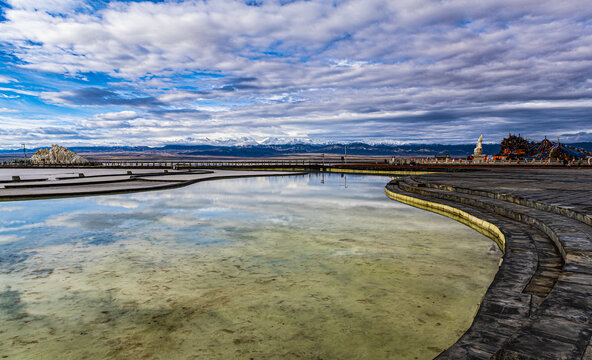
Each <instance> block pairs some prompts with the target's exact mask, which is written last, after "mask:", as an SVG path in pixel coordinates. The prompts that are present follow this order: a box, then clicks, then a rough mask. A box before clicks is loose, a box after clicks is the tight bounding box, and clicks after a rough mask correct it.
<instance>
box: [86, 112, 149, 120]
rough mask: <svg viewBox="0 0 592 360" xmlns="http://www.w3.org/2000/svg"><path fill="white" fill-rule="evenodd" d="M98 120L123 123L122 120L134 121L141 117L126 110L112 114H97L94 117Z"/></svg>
mask: <svg viewBox="0 0 592 360" xmlns="http://www.w3.org/2000/svg"><path fill="white" fill-rule="evenodd" d="M93 117H94V118H95V119H97V120H103V121H122V120H134V119H137V118H138V117H140V115H139V114H138V113H137V112H135V111H131V110H125V111H120V112H110V113H104V114H96V115H94V116H93Z"/></svg>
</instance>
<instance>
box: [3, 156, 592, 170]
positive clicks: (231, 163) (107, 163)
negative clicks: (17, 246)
mask: <svg viewBox="0 0 592 360" xmlns="http://www.w3.org/2000/svg"><path fill="white" fill-rule="evenodd" d="M591 160H592V159H585V160H582V161H571V162H569V163H567V164H565V163H564V162H562V161H556V160H529V161H525V160H518V161H516V160H513V161H510V160H505V161H500V160H495V161H488V160H480V161H473V160H466V159H436V158H431V157H429V158H428V157H426V158H403V159H401V158H396V159H393V158H376V157H374V158H353V159H347V160H341V159H324V160H323V159H314V158H313V159H285V160H281V159H246V160H129V159H111V160H98V161H92V162H90V163H87V164H38V163H33V162H30V161H23V160H17V161H15V160H13V161H2V162H0V167H3V168H43V167H64V168H68V167H70V168H74V167H81V166H82V167H106V168H223V167H226V168H229V167H230V168H237V167H245V168H256V167H265V168H270V167H278V168H284V167H321V166H322V167H333V166H356V165H378V164H380V165H394V166H401V165H402V166H414V165H421V166H435V167H438V166H492V167H496V166H504V167H505V166H537V167H540V166H564V165H569V166H586V167H588V166H592V163H591Z"/></svg>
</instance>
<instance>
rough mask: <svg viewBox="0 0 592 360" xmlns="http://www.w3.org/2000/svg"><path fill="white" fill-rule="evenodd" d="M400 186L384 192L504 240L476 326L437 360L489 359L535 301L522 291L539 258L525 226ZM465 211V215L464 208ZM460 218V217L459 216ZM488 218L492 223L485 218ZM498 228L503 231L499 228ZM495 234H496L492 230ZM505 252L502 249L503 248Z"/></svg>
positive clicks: (390, 196)
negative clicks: (408, 190)
mask: <svg viewBox="0 0 592 360" xmlns="http://www.w3.org/2000/svg"><path fill="white" fill-rule="evenodd" d="M396 183H397V181H396V180H395V181H393V182H391V183H389V184H388V185H387V186H386V188H385V193H386V195H387V197H389V198H391V199H393V200H396V201H401V202H403V203H406V204H408V205H411V206H415V207H418V208H421V209H424V210H428V211H433V212H435V213H438V214H441V215H444V216H447V217H449V218H451V219H453V220H456V221H459V222H461V223H463V224H465V225H469V226H471V225H472V226H471V227H472V228H473V229H475V230H477V231H479V229H481V230H482V231H479V232H481V233H482V234H484V235H486V236H488V237H490V238H492V240H494V241H495V238H496V237H498V241H496V243H497V244H498V246H499V244H501V243H502V239H503V244H504V250H505V253H504V256H503V258H502V259H500V268H499V269H498V272H497V273H496V276H495V277H494V279H493V281H492V283H491V284H490V286H489V288H488V289H487V291H486V292H485V294H484V296H483V298H482V299H481V303H480V306H479V307H478V309H477V312H476V313H475V316H474V318H473V322H472V324H471V326H470V327H469V328H468V329H467V330H466V331H465V333H464V334H463V335H462V336H461V337H460V338H459V339H458V340H457V341H456V342H455V343H454V344H452V345H451V346H450V347H449V348H448V349H446V350H444V351H443V352H442V353H441V354H440V355H438V357H437V359H489V358H490V357H491V356H493V354H494V353H495V352H496V351H497V350H498V349H499V348H500V347H501V346H502V344H503V343H504V342H505V341H507V339H508V338H509V337H510V336H511V335H512V334H513V333H514V332H516V331H517V330H518V329H519V328H520V327H521V326H522V325H523V323H524V322H525V321H526V320H527V319H528V317H529V315H530V313H531V312H532V308H533V307H534V306H536V304H533V298H534V296H532V295H528V294H524V293H523V290H524V289H525V288H526V286H527V285H528V283H529V282H530V280H531V278H532V276H533V274H534V273H535V271H536V269H537V264H538V258H537V254H536V251H535V249H534V246H533V245H532V242H531V241H530V240H531V239H529V238H527V236H526V234H525V233H524V225H523V224H519V223H516V222H513V221H510V220H508V221H506V220H503V219H502V218H499V217H494V216H492V215H491V214H488V213H481V212H480V211H478V210H476V209H474V208H470V207H466V206H464V205H462V204H454V206H452V205H448V204H444V203H442V202H438V201H433V200H432V199H426V198H422V196H421V195H416V194H413V196H409V195H406V194H404V193H405V191H404V190H401V189H399V188H398V186H397V185H396ZM461 207H462V208H464V209H465V210H466V211H465V210H462V209H460V208H461ZM458 215H461V216H458ZM486 217H489V218H490V219H489V220H491V221H496V222H497V223H498V224H497V225H496V224H493V223H492V222H491V221H487V220H485V219H483V218H486ZM498 225H499V226H498ZM492 230H493V231H492ZM502 236H503V237H502ZM500 249H501V247H500Z"/></svg>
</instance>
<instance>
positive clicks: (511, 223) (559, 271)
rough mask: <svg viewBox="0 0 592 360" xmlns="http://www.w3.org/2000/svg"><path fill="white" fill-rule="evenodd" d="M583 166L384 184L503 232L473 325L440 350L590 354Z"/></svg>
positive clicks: (395, 193)
mask: <svg viewBox="0 0 592 360" xmlns="http://www.w3.org/2000/svg"><path fill="white" fill-rule="evenodd" d="M590 175H591V174H590V173H589V172H588V171H579V172H578V171H577V170H571V171H570V170H565V171H553V172H545V171H519V172H495V171H491V172H487V173H485V172H479V173H464V174H429V175H421V176H414V177H407V178H403V179H400V180H396V181H393V182H391V183H389V184H388V185H387V188H386V190H387V195H388V196H389V197H391V198H393V199H395V200H399V201H403V202H406V203H408V204H410V205H414V206H418V207H422V208H424V209H427V210H432V211H433V210H436V212H439V213H442V214H444V215H447V216H450V217H452V218H455V217H457V218H458V217H459V213H458V211H461V216H460V217H461V218H462V220H463V221H464V222H466V223H470V224H471V225H472V226H473V227H474V228H477V229H484V228H487V229H489V225H487V223H489V224H492V225H493V226H495V227H497V229H499V231H500V232H501V233H502V234H503V236H504V238H505V253H504V257H503V262H502V264H501V266H500V269H499V271H498V273H497V275H496V277H495V279H494V281H493V283H492V284H491V286H490V288H489V289H488V291H487V293H486V295H485V297H484V298H483V301H482V304H481V307H480V309H479V311H478V312H477V314H476V316H475V319H474V322H473V324H472V326H471V327H470V328H469V329H468V330H467V332H466V333H465V334H464V335H463V336H462V337H461V338H460V339H459V340H458V341H457V342H456V343H455V344H454V345H452V346H451V347H450V348H449V349H448V350H446V351H445V352H443V353H442V354H441V355H440V356H439V357H438V358H439V359H591V358H592V346H591V343H590V339H591V336H592V227H591V226H590V220H589V215H588V214H589V213H590V212H588V210H589V209H590V208H592V196H590V195H591V192H592V180H591V179H590ZM410 198H411V199H415V200H410ZM451 208H453V209H457V210H458V211H455V210H452V209H451ZM498 236H499V235H498ZM491 237H492V238H495V237H496V235H495V234H492V236H491Z"/></svg>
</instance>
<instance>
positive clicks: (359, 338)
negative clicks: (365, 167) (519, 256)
mask: <svg viewBox="0 0 592 360" xmlns="http://www.w3.org/2000/svg"><path fill="white" fill-rule="evenodd" d="M388 180H389V179H388V178H386V177H372V176H351V175H349V176H347V177H341V176H340V175H329V176H325V178H324V183H323V179H322V178H321V177H315V176H312V177H309V176H299V177H279V178H250V179H235V180H221V181H215V182H208V183H199V184H195V185H192V186H190V187H186V188H182V189H177V190H170V191H162V192H151V193H139V194H129V195H117V196H104V197H89V198H73V199H55V200H41V201H29V202H10V203H2V204H0V211H1V212H2V214H3V216H2V219H1V220H0V226H2V228H0V324H1V325H0V358H8V359H430V358H433V357H434V356H436V355H437V354H438V353H439V352H440V351H441V350H443V349H445V348H446V347H447V346H449V345H451V344H452V343H454V342H455V341H456V339H457V338H458V337H459V336H460V335H461V334H462V333H463V332H464V331H465V330H466V329H467V328H468V326H469V325H470V323H471V321H472V317H473V315H474V312H475V310H476V308H477V304H478V303H479V301H480V299H481V297H482V296H483V294H484V292H485V290H486V289H487V286H488V285H489V283H490V282H491V280H492V279H493V277H494V275H495V272H496V271H497V264H498V260H499V257H500V252H499V250H497V248H496V247H495V246H494V245H493V243H492V242H491V241H490V240H489V239H487V238H485V237H484V236H482V235H480V234H478V233H477V232H475V231H474V230H471V229H470V228H468V227H466V226H464V225H461V224H458V223H456V222H454V221H452V220H450V219H447V218H444V217H442V216H439V215H435V214H432V213H428V212H425V211H422V210H418V209H415V208H412V207H409V206H406V205H403V204H399V203H397V202H394V201H392V200H389V199H387V198H386V197H385V195H384V185H385V184H386V182H387V181H388Z"/></svg>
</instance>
